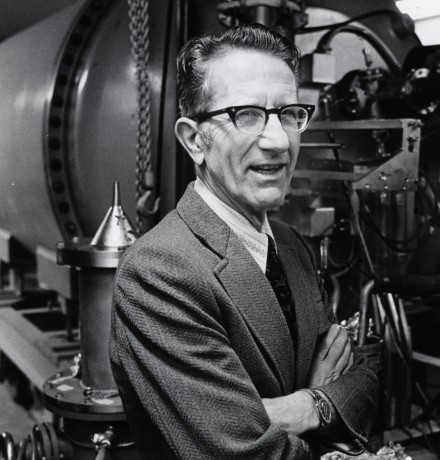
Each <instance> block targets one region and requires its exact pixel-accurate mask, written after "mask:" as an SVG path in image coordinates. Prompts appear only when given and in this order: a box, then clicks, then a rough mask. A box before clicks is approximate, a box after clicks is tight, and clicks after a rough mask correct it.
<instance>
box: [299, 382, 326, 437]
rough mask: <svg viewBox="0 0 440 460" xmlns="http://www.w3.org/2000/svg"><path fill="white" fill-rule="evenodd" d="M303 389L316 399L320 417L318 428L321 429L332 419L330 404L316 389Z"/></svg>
mask: <svg viewBox="0 0 440 460" xmlns="http://www.w3.org/2000/svg"><path fill="white" fill-rule="evenodd" d="M301 391H305V392H306V393H308V394H309V395H310V396H311V397H312V398H313V399H314V400H315V407H316V410H317V411H318V417H319V422H320V424H319V427H318V428H317V429H318V430H320V429H321V428H323V427H325V426H327V425H328V424H329V423H330V422H331V421H332V411H331V408H330V404H329V403H328V402H327V400H326V399H325V398H323V397H322V396H321V395H320V394H319V392H318V391H316V390H313V389H311V388H303V389H302V390H301Z"/></svg>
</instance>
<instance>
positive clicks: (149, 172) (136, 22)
mask: <svg viewBox="0 0 440 460" xmlns="http://www.w3.org/2000/svg"><path fill="white" fill-rule="evenodd" d="M148 3H149V2H148V0H128V7H129V11H128V16H129V20H130V24H129V27H130V41H131V46H132V48H131V52H132V56H133V59H134V63H135V66H136V79H137V89H138V118H137V127H138V133H137V142H136V210H137V217H136V226H137V231H138V233H139V234H140V233H142V230H143V229H142V223H143V222H142V221H143V218H144V217H149V216H152V215H154V214H155V213H156V212H157V206H156V205H157V204H158V203H157V202H156V205H155V208H156V209H155V210H154V209H153V210H148V209H147V208H146V206H147V200H148V198H149V196H151V194H152V191H153V189H154V171H153V165H152V161H151V158H152V153H151V128H150V127H151V124H150V81H149V76H148V65H149V60H150V51H149V49H150V47H149V44H150V41H149V13H148V6H149V5H148Z"/></svg>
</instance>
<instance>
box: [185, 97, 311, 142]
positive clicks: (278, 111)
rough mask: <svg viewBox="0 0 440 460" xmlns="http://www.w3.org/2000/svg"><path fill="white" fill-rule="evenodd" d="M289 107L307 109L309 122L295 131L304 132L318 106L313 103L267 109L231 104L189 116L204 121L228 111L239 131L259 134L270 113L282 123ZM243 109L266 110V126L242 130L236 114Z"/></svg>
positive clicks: (257, 106)
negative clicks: (254, 130)
mask: <svg viewBox="0 0 440 460" xmlns="http://www.w3.org/2000/svg"><path fill="white" fill-rule="evenodd" d="M289 107H301V108H303V109H305V111H306V113H307V116H308V118H307V123H306V124H305V126H304V128H303V129H300V130H298V131H294V132H295V133H302V132H304V131H305V130H306V129H307V126H308V125H309V123H310V120H311V119H312V115H313V113H314V112H315V108H316V106H315V105H312V104H287V105H282V106H281V107H275V108H273V109H266V107H260V106H259V105H235V106H231V107H225V108H224V109H218V110H213V111H211V112H202V113H199V114H197V115H193V116H191V117H188V118H190V119H191V120H194V121H197V122H198V123H202V122H204V121H206V120H208V119H209V118H211V117H215V116H217V115H222V114H224V113H226V114H228V115H229V118H230V119H231V121H232V123H233V125H234V126H235V128H236V129H238V131H240V132H242V133H244V134H253V135H259V134H261V133H262V132H263V131H264V129H265V128H266V126H267V122H268V121H269V115H270V114H272V113H273V114H276V115H277V117H278V120H280V123H281V112H282V111H283V110H284V109H287V108H289ZM243 109H259V110H262V111H263V112H264V114H265V115H266V119H265V121H264V126H263V129H262V130H261V131H257V132H255V133H246V132H245V131H242V130H241V129H240V128H239V127H238V126H237V122H236V120H235V115H236V114H237V112H238V111H239V110H243ZM281 126H282V124H281ZM283 129H284V128H283Z"/></svg>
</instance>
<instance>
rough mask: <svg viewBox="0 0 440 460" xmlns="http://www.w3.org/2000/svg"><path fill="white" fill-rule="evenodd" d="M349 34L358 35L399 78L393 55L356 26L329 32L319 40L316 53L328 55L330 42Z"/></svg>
mask: <svg viewBox="0 0 440 460" xmlns="http://www.w3.org/2000/svg"><path fill="white" fill-rule="evenodd" d="M343 32H344V33H350V34H354V35H358V36H359V37H361V38H363V39H364V40H366V41H367V42H368V43H369V44H370V45H372V46H373V48H374V49H375V50H376V51H377V52H378V53H379V55H380V56H381V57H382V59H383V60H384V61H385V63H386V64H387V66H388V67H389V69H390V71H391V72H392V73H393V74H394V75H395V76H399V75H400V73H401V68H400V64H399V62H398V61H397V59H396V58H395V56H394V55H393V54H391V52H390V51H389V50H388V48H386V47H385V45H384V44H383V43H382V42H381V41H380V40H379V39H378V38H376V36H375V35H373V34H372V33H371V32H369V31H368V30H366V29H362V28H361V27H356V26H350V25H346V26H341V27H338V28H336V29H332V30H329V31H328V32H327V33H325V34H324V35H323V36H322V37H321V38H320V40H319V42H318V45H317V46H316V52H317V53H328V52H330V51H331V48H330V42H331V41H332V40H333V39H334V38H335V36H336V35H337V34H340V33H343Z"/></svg>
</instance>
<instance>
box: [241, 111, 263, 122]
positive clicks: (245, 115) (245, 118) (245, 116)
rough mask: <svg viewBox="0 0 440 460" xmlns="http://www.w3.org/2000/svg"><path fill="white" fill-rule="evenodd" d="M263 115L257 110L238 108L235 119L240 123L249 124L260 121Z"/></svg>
mask: <svg viewBox="0 0 440 460" xmlns="http://www.w3.org/2000/svg"><path fill="white" fill-rule="evenodd" d="M263 117H264V115H263V113H262V112H260V111H258V110H246V109H245V110H240V112H238V113H237V115H236V117H235V119H236V121H237V123H240V124H251V123H255V122H258V121H260V120H261V119H262V118H263Z"/></svg>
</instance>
